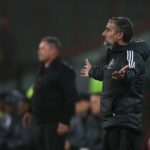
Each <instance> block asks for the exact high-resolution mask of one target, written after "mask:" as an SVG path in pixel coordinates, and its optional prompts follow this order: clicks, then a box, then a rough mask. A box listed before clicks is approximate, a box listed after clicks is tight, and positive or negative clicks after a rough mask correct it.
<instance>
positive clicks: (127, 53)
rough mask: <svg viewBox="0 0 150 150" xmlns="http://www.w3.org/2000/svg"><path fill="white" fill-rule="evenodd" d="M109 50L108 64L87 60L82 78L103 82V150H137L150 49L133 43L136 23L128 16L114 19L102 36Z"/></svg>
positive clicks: (110, 21)
mask: <svg viewBox="0 0 150 150" xmlns="http://www.w3.org/2000/svg"><path fill="white" fill-rule="evenodd" d="M102 36H103V37H104V45H105V46H106V47H107V48H108V50H107V56H106V62H105V64H104V65H101V66H99V67H93V66H92V65H91V64H90V62H89V61H88V60H87V59H86V62H85V63H86V64H85V66H84V68H83V69H82V70H81V76H84V77H92V78H94V79H96V80H100V81H103V89H102V95H101V115H102V116H103V121H102V127H103V129H104V139H103V149H104V150H129V149H130V150H137V149H138V146H137V145H138V137H139V133H140V131H141V127H142V119H141V116H142V102H143V95H142V87H143V82H144V73H145V67H144V64H145V61H146V60H147V59H148V57H149V55H150V49H149V47H148V46H147V44H146V43H145V42H143V41H133V42H131V38H132V36H133V24H132V22H131V21H130V20H129V19H128V18H126V17H112V18H110V19H109V20H108V23H107V25H106V28H105V30H104V32H103V33H102Z"/></svg>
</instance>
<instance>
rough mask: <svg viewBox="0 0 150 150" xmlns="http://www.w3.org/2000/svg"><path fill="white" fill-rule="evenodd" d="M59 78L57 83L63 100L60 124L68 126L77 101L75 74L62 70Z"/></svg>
mask: <svg viewBox="0 0 150 150" xmlns="http://www.w3.org/2000/svg"><path fill="white" fill-rule="evenodd" d="M60 77H61V78H59V81H58V82H59V85H60V88H61V91H62V94H63V98H64V103H63V106H64V108H63V114H62V118H61V122H62V123H64V124H69V121H70V119H71V117H72V116H73V114H74V107H75V102H76V100H77V99H78V92H77V89H76V81H75V72H74V70H73V69H71V68H63V69H62V70H61V76H60Z"/></svg>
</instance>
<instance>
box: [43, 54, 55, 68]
mask: <svg viewBox="0 0 150 150" xmlns="http://www.w3.org/2000/svg"><path fill="white" fill-rule="evenodd" d="M57 57H58V56H55V57H53V58H52V59H49V60H47V61H46V62H45V63H44V67H45V68H48V66H49V65H50V64H51V63H52V62H53V61H54V60H55V59H56V58H57Z"/></svg>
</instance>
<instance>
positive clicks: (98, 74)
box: [89, 65, 105, 81]
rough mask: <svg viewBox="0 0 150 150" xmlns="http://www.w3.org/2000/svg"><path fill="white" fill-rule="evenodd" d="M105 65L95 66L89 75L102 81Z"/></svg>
mask: <svg viewBox="0 0 150 150" xmlns="http://www.w3.org/2000/svg"><path fill="white" fill-rule="evenodd" d="M104 69H105V66H104V65H101V66H99V67H98V66H94V67H92V68H91V70H90V71H89V77H91V78H94V79H95V80H99V81H102V80H103V74H104Z"/></svg>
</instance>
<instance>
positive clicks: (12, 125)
mask: <svg viewBox="0 0 150 150" xmlns="http://www.w3.org/2000/svg"><path fill="white" fill-rule="evenodd" d="M6 117H7V118H6ZM6 117H5V118H4V120H2V122H1V124H0V149H2V150H3V149H4V150H5V149H8V150H24V149H33V147H34V146H35V140H36V129H35V127H36V126H35V124H34V123H33V122H31V123H30V124H29V126H28V127H26V128H25V127H24V126H23V122H22V117H19V116H15V115H6Z"/></svg>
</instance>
